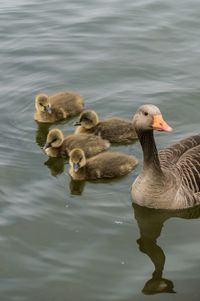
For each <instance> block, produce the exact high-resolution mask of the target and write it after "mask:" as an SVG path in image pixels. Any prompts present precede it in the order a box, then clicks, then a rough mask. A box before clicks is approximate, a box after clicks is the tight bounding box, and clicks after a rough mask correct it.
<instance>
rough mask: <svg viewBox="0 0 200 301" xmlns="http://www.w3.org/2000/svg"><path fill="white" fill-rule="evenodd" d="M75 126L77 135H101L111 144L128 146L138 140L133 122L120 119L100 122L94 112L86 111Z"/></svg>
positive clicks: (115, 118) (113, 118)
mask: <svg viewBox="0 0 200 301" xmlns="http://www.w3.org/2000/svg"><path fill="white" fill-rule="evenodd" d="M74 125H75V126H78V128H77V129H76V131H75V133H87V134H94V135H99V136H101V137H102V138H103V139H107V140H109V141H110V142H111V143H125V144H127V143H131V142H133V141H134V140H135V139H136V138H137V135H136V132H135V129H134V127H133V124H132V122H131V121H128V120H125V119H122V118H118V117H112V118H108V119H104V120H99V117H98V115H97V113H96V112H95V111H92V110H84V111H83V112H82V113H81V114H80V118H79V121H77V122H76V123H75V124H74Z"/></svg>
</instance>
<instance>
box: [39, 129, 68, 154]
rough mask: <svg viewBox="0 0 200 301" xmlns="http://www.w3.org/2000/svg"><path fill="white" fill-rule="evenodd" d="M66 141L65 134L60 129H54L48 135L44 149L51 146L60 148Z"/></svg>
mask: <svg viewBox="0 0 200 301" xmlns="http://www.w3.org/2000/svg"><path fill="white" fill-rule="evenodd" d="M63 141H64V134H63V132H62V131H61V130H60V129H52V130H50V132H49V133H48V135H47V140H46V143H45V145H44V147H43V149H44V150H46V149H48V148H49V147H54V148H58V147H60V146H61V145H62V143H63Z"/></svg>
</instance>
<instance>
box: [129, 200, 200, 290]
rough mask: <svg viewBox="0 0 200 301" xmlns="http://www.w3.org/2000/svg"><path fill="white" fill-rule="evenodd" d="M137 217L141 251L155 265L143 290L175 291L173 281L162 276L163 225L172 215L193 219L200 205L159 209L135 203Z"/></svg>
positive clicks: (198, 211)
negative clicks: (161, 235) (161, 239)
mask: <svg viewBox="0 0 200 301" xmlns="http://www.w3.org/2000/svg"><path fill="white" fill-rule="evenodd" d="M133 208H134V213H135V218H136V220H137V223H138V227H139V230H140V238H139V239H138V240H137V243H138V245H139V249H140V251H141V252H143V253H145V254H147V255H148V256H149V257H150V259H151V261H152V262H153V264H154V266H155V270H154V272H153V274H152V278H151V279H150V280H148V281H147V282H146V283H145V285H144V288H143V290H142V292H143V293H144V294H148V295H150V294H159V293H175V291H174V289H173V287H174V285H173V282H172V281H171V280H168V279H165V278H163V277H162V275H163V270H164V265H165V254H164V252H163V250H162V249H161V247H159V246H158V245H157V239H158V238H159V236H160V234H161V231H162V227H163V225H164V223H165V221H166V220H168V219H170V218H172V217H180V218H184V219H192V218H199V217H200V206H197V207H194V208H189V209H183V210H175V211H169V210H157V209H150V208H145V207H140V206H139V205H136V204H133Z"/></svg>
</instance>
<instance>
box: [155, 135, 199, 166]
mask: <svg viewBox="0 0 200 301" xmlns="http://www.w3.org/2000/svg"><path fill="white" fill-rule="evenodd" d="M198 146H199V149H200V135H194V136H190V137H188V138H185V139H183V140H180V141H179V142H178V143H175V144H172V145H170V146H168V147H166V148H164V149H162V150H160V151H159V159H160V162H161V166H162V167H164V168H169V167H170V166H172V165H175V164H176V163H177V162H178V161H180V159H181V158H182V157H184V155H186V157H187V154H188V151H192V150H193V149H196V147H198ZM196 152H197V149H196V150H194V153H196ZM186 153H187V154H186ZM184 158H185V157H184ZM199 159H200V153H199Z"/></svg>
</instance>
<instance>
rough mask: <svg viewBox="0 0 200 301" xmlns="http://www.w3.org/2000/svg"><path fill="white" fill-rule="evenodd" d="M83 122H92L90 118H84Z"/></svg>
mask: <svg viewBox="0 0 200 301" xmlns="http://www.w3.org/2000/svg"><path fill="white" fill-rule="evenodd" d="M81 121H85V122H90V121H91V120H90V119H89V118H88V117H83V118H82V120H81Z"/></svg>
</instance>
